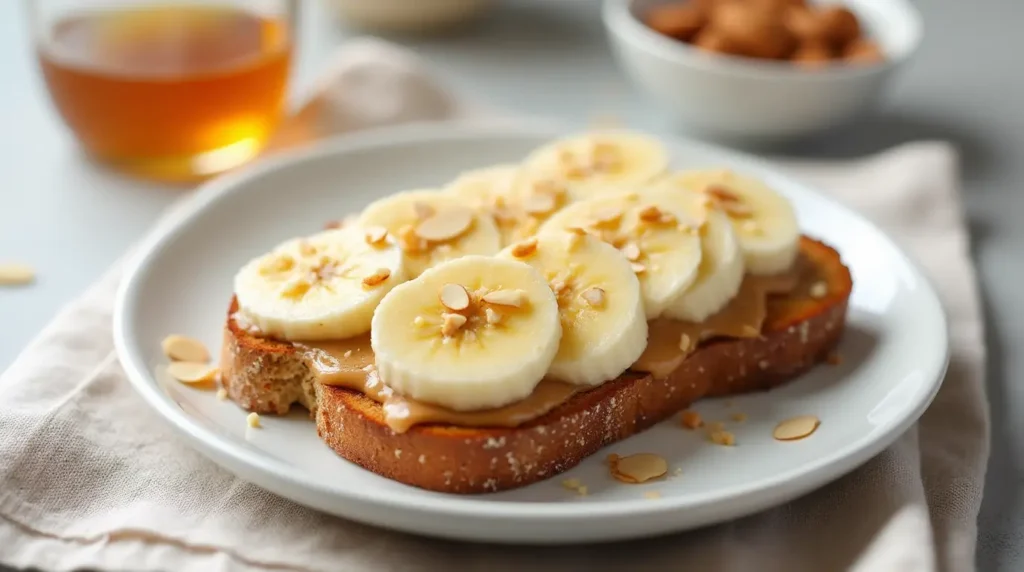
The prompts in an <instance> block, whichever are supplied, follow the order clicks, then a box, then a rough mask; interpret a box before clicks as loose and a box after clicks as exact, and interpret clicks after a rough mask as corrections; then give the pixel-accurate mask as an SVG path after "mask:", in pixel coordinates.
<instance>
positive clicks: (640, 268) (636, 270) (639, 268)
mask: <svg viewBox="0 0 1024 572" xmlns="http://www.w3.org/2000/svg"><path fill="white" fill-rule="evenodd" d="M629 266H630V268H632V269H633V274H643V273H644V272H647V267H646V266H644V265H643V264H637V263H636V262H634V263H632V264H630V265H629Z"/></svg>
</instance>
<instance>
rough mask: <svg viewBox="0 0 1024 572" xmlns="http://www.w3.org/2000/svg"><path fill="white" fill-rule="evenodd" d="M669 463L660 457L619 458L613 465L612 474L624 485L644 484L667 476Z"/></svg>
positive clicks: (636, 456)
mask: <svg viewBox="0 0 1024 572" xmlns="http://www.w3.org/2000/svg"><path fill="white" fill-rule="evenodd" d="M667 472H668V463H667V462H666V461H665V459H664V458H663V457H661V456H660V455H655V454H653V453H637V454H635V455H628V456H626V457H618V458H617V459H616V460H615V461H614V462H612V463H611V473H612V476H613V477H615V479H616V480H619V481H621V482H624V483H630V484H637V483H644V482H647V481H649V480H651V479H657V478H659V477H663V476H665V473H667Z"/></svg>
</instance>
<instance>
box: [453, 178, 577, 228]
mask: <svg viewBox="0 0 1024 572" xmlns="http://www.w3.org/2000/svg"><path fill="white" fill-rule="evenodd" d="M445 192H447V193H449V194H453V195H455V196H457V197H459V198H460V200H463V201H464V202H465V204H467V205H468V206H470V207H472V208H473V209H474V210H475V211H477V212H478V213H481V214H484V215H486V216H489V217H491V219H492V220H493V221H494V224H495V226H496V227H497V228H498V231H499V232H500V233H501V244H502V246H508V245H509V244H512V243H514V242H517V241H519V240H522V239H524V238H528V237H530V236H533V235H534V234H536V233H537V230H538V229H539V228H540V225H541V224H542V223H543V222H544V221H545V220H547V219H548V217H550V216H551V215H552V214H554V213H555V212H556V211H558V209H560V208H562V207H564V206H565V205H566V204H568V203H569V202H571V197H570V195H569V193H568V186H567V185H566V184H565V183H564V182H561V181H557V180H553V179H547V178H536V177H530V176H528V175H527V174H526V173H524V172H522V171H520V170H519V169H518V167H513V166H509V165H499V166H496V167H489V168H486V169H478V170H474V171H468V172H466V173H463V174H462V175H460V176H459V177H457V178H456V179H455V180H454V181H452V182H451V183H449V184H448V185H447V186H446V187H445Z"/></svg>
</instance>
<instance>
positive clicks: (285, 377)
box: [221, 237, 852, 494]
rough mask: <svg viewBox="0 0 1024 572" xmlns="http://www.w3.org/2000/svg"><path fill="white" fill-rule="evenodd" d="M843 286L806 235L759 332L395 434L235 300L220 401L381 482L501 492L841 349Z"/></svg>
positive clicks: (828, 258)
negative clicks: (517, 414)
mask: <svg viewBox="0 0 1024 572" xmlns="http://www.w3.org/2000/svg"><path fill="white" fill-rule="evenodd" d="M821 284H824V285H825V286H827V287H826V288H824V289H823V290H822V288H821ZM851 289H852V280H851V277H850V273H849V270H848V269H847V268H846V267H845V266H844V265H843V263H842V261H841V260H840V257H839V254H838V253H837V252H836V251H835V250H833V249H832V248H831V247H829V246H827V245H825V244H824V243H821V242H819V241H816V240H813V239H810V238H807V237H803V238H801V241H800V277H799V280H798V283H797V286H796V288H795V289H794V290H792V291H791V292H790V293H788V294H785V295H773V296H769V298H768V302H767V317H766V319H765V322H764V324H763V327H762V330H761V335H760V336H758V337H756V338H746V339H711V340H707V341H705V342H703V343H701V344H700V346H699V347H698V348H697V349H696V350H695V351H694V353H693V354H692V355H690V356H688V357H687V358H686V359H685V360H684V361H683V362H682V364H681V365H680V366H679V367H678V368H676V369H675V370H674V371H673V372H672V373H671V374H669V375H668V376H666V377H662V378H656V377H654V376H652V375H650V374H644V373H639V372H633V371H626V372H625V373H623V374H622V375H620V376H619V377H618V378H616V379H614V380H611V381H608V382H606V383H604V384H602V385H600V386H597V387H594V388H592V389H588V390H586V391H582V392H580V393H576V394H574V395H573V396H572V397H570V398H569V399H568V400H567V401H565V402H564V403H562V404H561V405H559V406H557V407H556V408H554V409H552V410H551V411H549V412H547V413H545V414H544V415H542V416H540V417H537V418H535V419H533V420H531V421H528V422H526V423H524V424H522V425H520V426H518V427H513V428H490V427H458V426H451V425H440V424H424V425H416V426H413V427H412V428H410V429H409V430H408V431H406V432H403V433H396V432H395V431H393V430H392V429H391V428H390V427H389V426H388V425H387V424H386V423H385V420H384V416H383V409H382V407H381V405H380V404H379V403H378V402H376V401H374V400H372V399H370V398H368V397H366V396H365V395H363V394H361V393H359V392H358V391H353V390H349V389H344V388H340V387H334V386H326V385H322V384H319V383H316V382H314V381H313V373H312V371H311V369H310V367H309V366H308V364H307V363H306V360H305V359H304V358H303V353H302V352H301V351H300V350H299V349H298V348H297V347H296V346H294V345H293V344H290V343H287V342H280V341H275V340H269V339H264V338H260V337H257V336H255V335H253V334H252V333H250V331H248V330H247V329H245V328H244V327H243V326H242V325H241V324H239V323H238V321H237V320H236V319H235V311H236V309H237V304H236V302H235V301H234V300H232V303H231V307H230V308H229V312H228V319H227V324H226V326H225V330H224V344H223V346H222V354H221V370H222V373H221V375H222V378H221V379H222V383H223V385H224V387H225V389H226V390H227V392H228V395H229V396H230V397H231V398H232V399H233V400H234V401H236V402H237V403H238V404H239V405H241V406H242V407H243V408H245V409H248V410H250V411H255V412H258V413H271V414H284V413H287V412H288V410H289V409H290V408H291V406H292V405H293V404H296V403H298V404H299V405H302V406H303V407H306V408H307V409H308V410H309V411H310V415H311V416H312V417H313V418H315V420H316V426H317V432H318V434H319V436H320V437H321V438H322V439H323V440H324V441H325V442H326V443H327V444H328V445H329V446H330V447H331V448H332V449H334V451H335V452H337V453H338V454H339V455H341V456H342V457H344V458H346V459H348V460H349V461H352V462H354V463H356V464H358V465H360V466H362V467H364V468H366V469H368V470H370V471H373V472H375V473H377V474H379V475H382V476H384V477H387V478H390V479H393V480H396V481H399V482H402V483H405V484H409V485H412V486H416V487H420V488H424V489H429V490H434V491H441V492H449V493H461V494H471V493H483V492H491V491H499V490H506V489H511V488H516V487H520V486H525V485H528V484H531V483H534V482H537V481H540V480H543V479H546V478H549V477H551V476H553V475H556V474H558V473H561V472H563V471H565V470H567V469H569V468H571V467H573V466H575V465H576V464H578V463H579V462H580V461H581V460H582V459H584V458H585V457H587V456H589V455H592V454H593V453H595V452H597V451H598V450H599V449H601V448H602V447H604V446H606V445H608V444H610V443H614V442H616V441H619V440H621V439H624V438H626V437H629V436H631V435H634V434H636V433H638V432H640V431H643V430H644V429H647V428H648V427H650V426H652V425H654V424H656V423H658V422H660V421H662V420H664V419H666V418H668V417H669V416H671V415H673V414H674V413H676V412H678V411H680V410H681V409H684V408H685V407H687V406H688V405H690V404H691V403H693V402H694V401H696V400H698V399H700V398H702V397H708V396H724V395H735V394H741V393H748V392H752V391H758V390H766V389H770V388H772V387H775V386H778V385H780V384H782V383H785V382H786V381H790V380H792V379H794V377H796V376H797V375H799V374H800V373H802V372H804V371H806V370H807V369H809V368H810V367H812V366H813V365H815V364H816V363H819V362H821V361H823V360H824V359H825V358H826V357H827V356H828V354H829V353H830V352H831V351H832V350H833V349H834V347H835V346H836V344H837V343H838V341H839V338H840V336H841V334H842V331H843V328H844V325H845V318H846V308H847V302H848V299H849V295H850V292H851Z"/></svg>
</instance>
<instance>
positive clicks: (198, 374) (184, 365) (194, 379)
mask: <svg viewBox="0 0 1024 572" xmlns="http://www.w3.org/2000/svg"><path fill="white" fill-rule="evenodd" d="M218 371H219V370H218V369H217V368H216V367H215V366H212V365H210V364H206V363H199V362H192V361H176V362H172V363H171V364H170V365H168V366H167V374H168V375H170V376H171V377H173V378H174V379H176V380H178V381H180V382H182V383H205V382H208V381H213V379H214V378H215V377H216V376H217V372H218Z"/></svg>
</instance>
